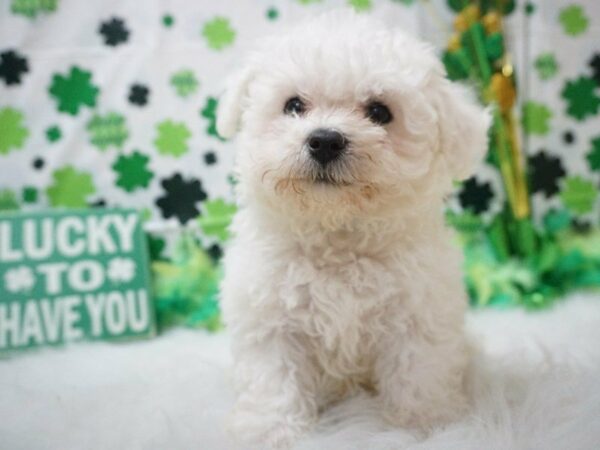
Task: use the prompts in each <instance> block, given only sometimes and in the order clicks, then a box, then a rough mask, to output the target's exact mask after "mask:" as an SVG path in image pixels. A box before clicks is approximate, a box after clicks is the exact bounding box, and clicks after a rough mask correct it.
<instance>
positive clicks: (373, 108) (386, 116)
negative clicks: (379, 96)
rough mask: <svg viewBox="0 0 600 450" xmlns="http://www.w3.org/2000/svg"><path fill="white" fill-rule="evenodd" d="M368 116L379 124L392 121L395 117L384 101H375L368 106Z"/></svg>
mask: <svg viewBox="0 0 600 450" xmlns="http://www.w3.org/2000/svg"><path fill="white" fill-rule="evenodd" d="M367 117H368V118H369V120H371V121H372V122H374V123H376V124H378V125H385V124H386V123H390V122H391V121H392V119H393V117H392V113H391V112H390V110H389V109H388V107H387V106H385V105H384V104H383V103H379V102H373V103H370V104H369V106H367Z"/></svg>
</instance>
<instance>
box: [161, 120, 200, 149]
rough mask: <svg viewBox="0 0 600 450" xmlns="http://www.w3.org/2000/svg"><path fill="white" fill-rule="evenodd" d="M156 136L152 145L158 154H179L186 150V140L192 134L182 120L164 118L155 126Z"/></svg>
mask: <svg viewBox="0 0 600 450" xmlns="http://www.w3.org/2000/svg"><path fill="white" fill-rule="evenodd" d="M156 130H157V132H158V136H157V137H156V139H155V140H154V145H155V146H156V149H157V150H158V152H159V153H160V154H163V155H171V156H175V157H178V156H181V155H183V154H184V153H186V152H187V151H188V144H187V140H188V139H189V137H190V136H191V135H192V134H191V133H190V130H189V129H188V127H187V126H186V125H185V124H184V123H182V122H173V121H171V120H165V121H163V122H160V123H159V124H158V125H157V126H156Z"/></svg>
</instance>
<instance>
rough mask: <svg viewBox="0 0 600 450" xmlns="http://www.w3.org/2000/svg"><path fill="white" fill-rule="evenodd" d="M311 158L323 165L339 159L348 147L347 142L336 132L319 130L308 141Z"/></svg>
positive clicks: (310, 135) (309, 136)
mask: <svg viewBox="0 0 600 450" xmlns="http://www.w3.org/2000/svg"><path fill="white" fill-rule="evenodd" d="M306 142H307V144H308V150H309V152H310V156H311V157H312V158H313V159H314V160H315V161H317V162H318V163H319V164H321V165H323V166H324V165H326V164H327V163H329V162H331V161H333V160H334V159H336V158H338V157H339V156H340V154H341V153H342V152H343V151H344V149H345V148H346V145H347V143H348V142H347V140H346V138H345V137H344V135H342V133H340V132H339V131H336V130H331V129H329V130H328V129H325V128H318V129H316V130H314V131H313V132H312V133H310V134H309V135H308V139H307V140H306Z"/></svg>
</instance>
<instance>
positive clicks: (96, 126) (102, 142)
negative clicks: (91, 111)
mask: <svg viewBox="0 0 600 450" xmlns="http://www.w3.org/2000/svg"><path fill="white" fill-rule="evenodd" d="M86 128H87V130H88V132H89V133H90V141H91V143H92V144H93V145H94V146H96V147H97V148H99V149H100V150H106V149H107V148H108V147H109V146H111V145H113V146H115V147H117V148H121V147H122V146H123V143H124V142H125V140H126V139H127V137H128V136H129V132H128V131H127V125H126V124H125V117H123V115H121V114H118V113H115V112H110V113H107V114H105V115H104V116H101V115H99V114H95V115H94V116H93V117H92V118H91V119H90V120H89V122H88V123H87V126H86Z"/></svg>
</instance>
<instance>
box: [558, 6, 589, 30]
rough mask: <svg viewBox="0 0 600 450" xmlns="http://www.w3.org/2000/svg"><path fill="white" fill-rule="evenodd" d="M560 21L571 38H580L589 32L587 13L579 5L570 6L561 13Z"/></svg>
mask: <svg viewBox="0 0 600 450" xmlns="http://www.w3.org/2000/svg"><path fill="white" fill-rule="evenodd" d="M558 20H559V22H560V24H561V25H562V27H563V30H564V32H565V33H566V34H568V35H570V36H578V35H580V34H581V33H584V32H585V30H587V28H588V25H589V22H590V21H589V19H588V18H587V17H586V15H585V11H584V10H583V8H582V7H581V6H579V5H570V6H567V7H566V8H563V9H562V10H561V11H560V14H559V16H558Z"/></svg>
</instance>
